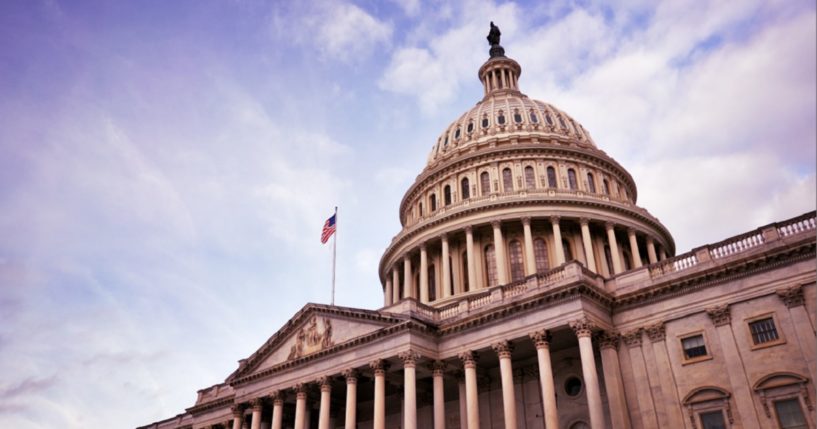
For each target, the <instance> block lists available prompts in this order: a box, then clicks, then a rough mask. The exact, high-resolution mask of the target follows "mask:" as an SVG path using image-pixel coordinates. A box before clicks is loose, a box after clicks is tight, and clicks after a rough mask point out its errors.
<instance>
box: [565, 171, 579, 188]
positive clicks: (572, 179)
mask: <svg viewBox="0 0 817 429" xmlns="http://www.w3.org/2000/svg"><path fill="white" fill-rule="evenodd" d="M567 184H568V186H570V189H573V190H574V191H575V190H576V189H578V187H579V185H578V183H576V170H574V169H572V168H568V169H567Z"/></svg>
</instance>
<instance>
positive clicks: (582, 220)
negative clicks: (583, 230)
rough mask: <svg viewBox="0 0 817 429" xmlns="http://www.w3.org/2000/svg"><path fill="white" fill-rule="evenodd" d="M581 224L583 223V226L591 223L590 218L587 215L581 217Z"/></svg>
mask: <svg viewBox="0 0 817 429" xmlns="http://www.w3.org/2000/svg"><path fill="white" fill-rule="evenodd" d="M579 225H581V226H587V225H590V219H588V218H586V217H582V218H579Z"/></svg>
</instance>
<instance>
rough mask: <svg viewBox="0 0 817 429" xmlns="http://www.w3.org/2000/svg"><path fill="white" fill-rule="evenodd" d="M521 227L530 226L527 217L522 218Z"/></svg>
mask: <svg viewBox="0 0 817 429" xmlns="http://www.w3.org/2000/svg"><path fill="white" fill-rule="evenodd" d="M522 225H524V226H530V217H529V216H525V217H523V218H522Z"/></svg>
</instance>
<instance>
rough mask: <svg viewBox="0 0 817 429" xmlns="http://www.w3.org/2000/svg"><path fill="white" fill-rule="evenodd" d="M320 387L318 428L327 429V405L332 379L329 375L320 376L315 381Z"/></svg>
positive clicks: (328, 405)
mask: <svg viewBox="0 0 817 429" xmlns="http://www.w3.org/2000/svg"><path fill="white" fill-rule="evenodd" d="M315 383H317V384H318V386H320V387H321V408H320V412H319V413H318V429H329V419H330V416H329V407H330V404H331V402H330V401H331V400H332V398H331V395H332V380H331V379H330V378H329V377H321V378H319V379H318V380H316V381H315Z"/></svg>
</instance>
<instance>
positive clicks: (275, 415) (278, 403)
mask: <svg viewBox="0 0 817 429" xmlns="http://www.w3.org/2000/svg"><path fill="white" fill-rule="evenodd" d="M283 421H284V398H282V397H281V394H280V393H279V392H277V391H276V392H274V393H273V394H272V429H281V424H282V423H283Z"/></svg>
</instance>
